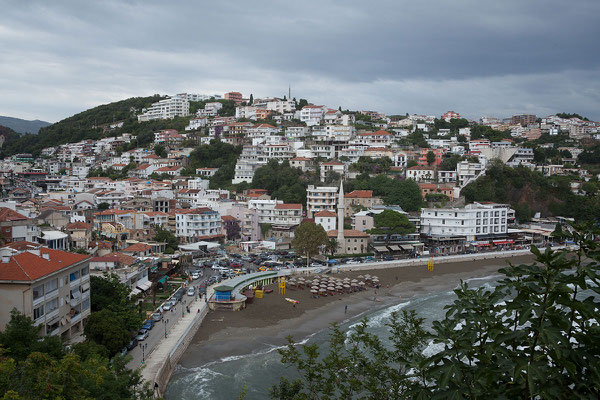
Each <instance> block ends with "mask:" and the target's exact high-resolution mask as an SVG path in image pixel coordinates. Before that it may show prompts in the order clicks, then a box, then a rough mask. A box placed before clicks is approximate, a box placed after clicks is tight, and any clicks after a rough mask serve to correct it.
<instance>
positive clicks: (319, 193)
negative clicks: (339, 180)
mask: <svg viewBox="0 0 600 400" xmlns="http://www.w3.org/2000/svg"><path fill="white" fill-rule="evenodd" d="M337 197H338V188H336V187H331V186H317V187H315V186H314V185H309V186H308V188H307V189H306V216H307V218H313V216H314V214H315V213H318V212H319V211H324V210H327V211H331V212H336V207H337Z"/></svg>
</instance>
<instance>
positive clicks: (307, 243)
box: [292, 221, 328, 265]
mask: <svg viewBox="0 0 600 400" xmlns="http://www.w3.org/2000/svg"><path fill="white" fill-rule="evenodd" d="M327 241H328V238H327V233H326V232H325V229H323V227H322V226H321V225H317V224H315V223H314V222H310V221H305V222H303V223H301V224H300V226H298V228H296V230H295V231H294V239H293V240H292V247H293V248H294V249H295V250H296V251H297V252H298V253H299V254H302V255H305V256H306V263H307V265H309V264H310V259H311V257H313V256H315V255H317V254H319V251H320V248H321V246H324V245H326V244H327Z"/></svg>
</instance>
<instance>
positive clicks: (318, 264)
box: [310, 262, 323, 268]
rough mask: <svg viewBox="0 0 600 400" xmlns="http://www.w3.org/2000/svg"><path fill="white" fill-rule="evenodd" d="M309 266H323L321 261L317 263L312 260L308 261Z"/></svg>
mask: <svg viewBox="0 0 600 400" xmlns="http://www.w3.org/2000/svg"><path fill="white" fill-rule="evenodd" d="M310 266H311V267H317V268H318V267H322V266H323V264H321V263H318V262H313V263H310Z"/></svg>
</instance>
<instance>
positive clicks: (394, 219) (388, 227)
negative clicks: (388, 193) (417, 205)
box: [367, 210, 415, 243]
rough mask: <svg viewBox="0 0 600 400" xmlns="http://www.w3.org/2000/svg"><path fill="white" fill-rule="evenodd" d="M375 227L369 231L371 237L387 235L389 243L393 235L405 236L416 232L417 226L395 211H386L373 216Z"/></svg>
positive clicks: (386, 238)
mask: <svg viewBox="0 0 600 400" xmlns="http://www.w3.org/2000/svg"><path fill="white" fill-rule="evenodd" d="M373 222H374V224H375V227H374V228H372V229H369V230H368V231H367V233H369V234H370V235H385V242H386V243H388V242H389V241H390V238H391V237H392V235H400V236H405V235H408V234H409V233H413V232H414V231H415V226H414V225H413V224H412V223H411V222H410V221H409V220H408V217H407V216H406V215H405V214H401V213H399V212H398V211H394V210H384V211H383V212H381V213H379V214H376V215H375V216H373Z"/></svg>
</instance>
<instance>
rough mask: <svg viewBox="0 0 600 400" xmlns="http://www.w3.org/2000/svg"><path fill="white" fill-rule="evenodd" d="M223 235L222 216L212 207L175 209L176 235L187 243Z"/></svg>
mask: <svg viewBox="0 0 600 400" xmlns="http://www.w3.org/2000/svg"><path fill="white" fill-rule="evenodd" d="M219 235H221V216H220V215H219V213H218V212H217V211H214V210H211V209H210V208H194V209H188V210H176V211H175V236H177V237H179V238H180V239H182V240H183V241H184V242H186V243H195V242H198V241H201V240H210V239H215V238H218V237H219Z"/></svg>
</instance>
